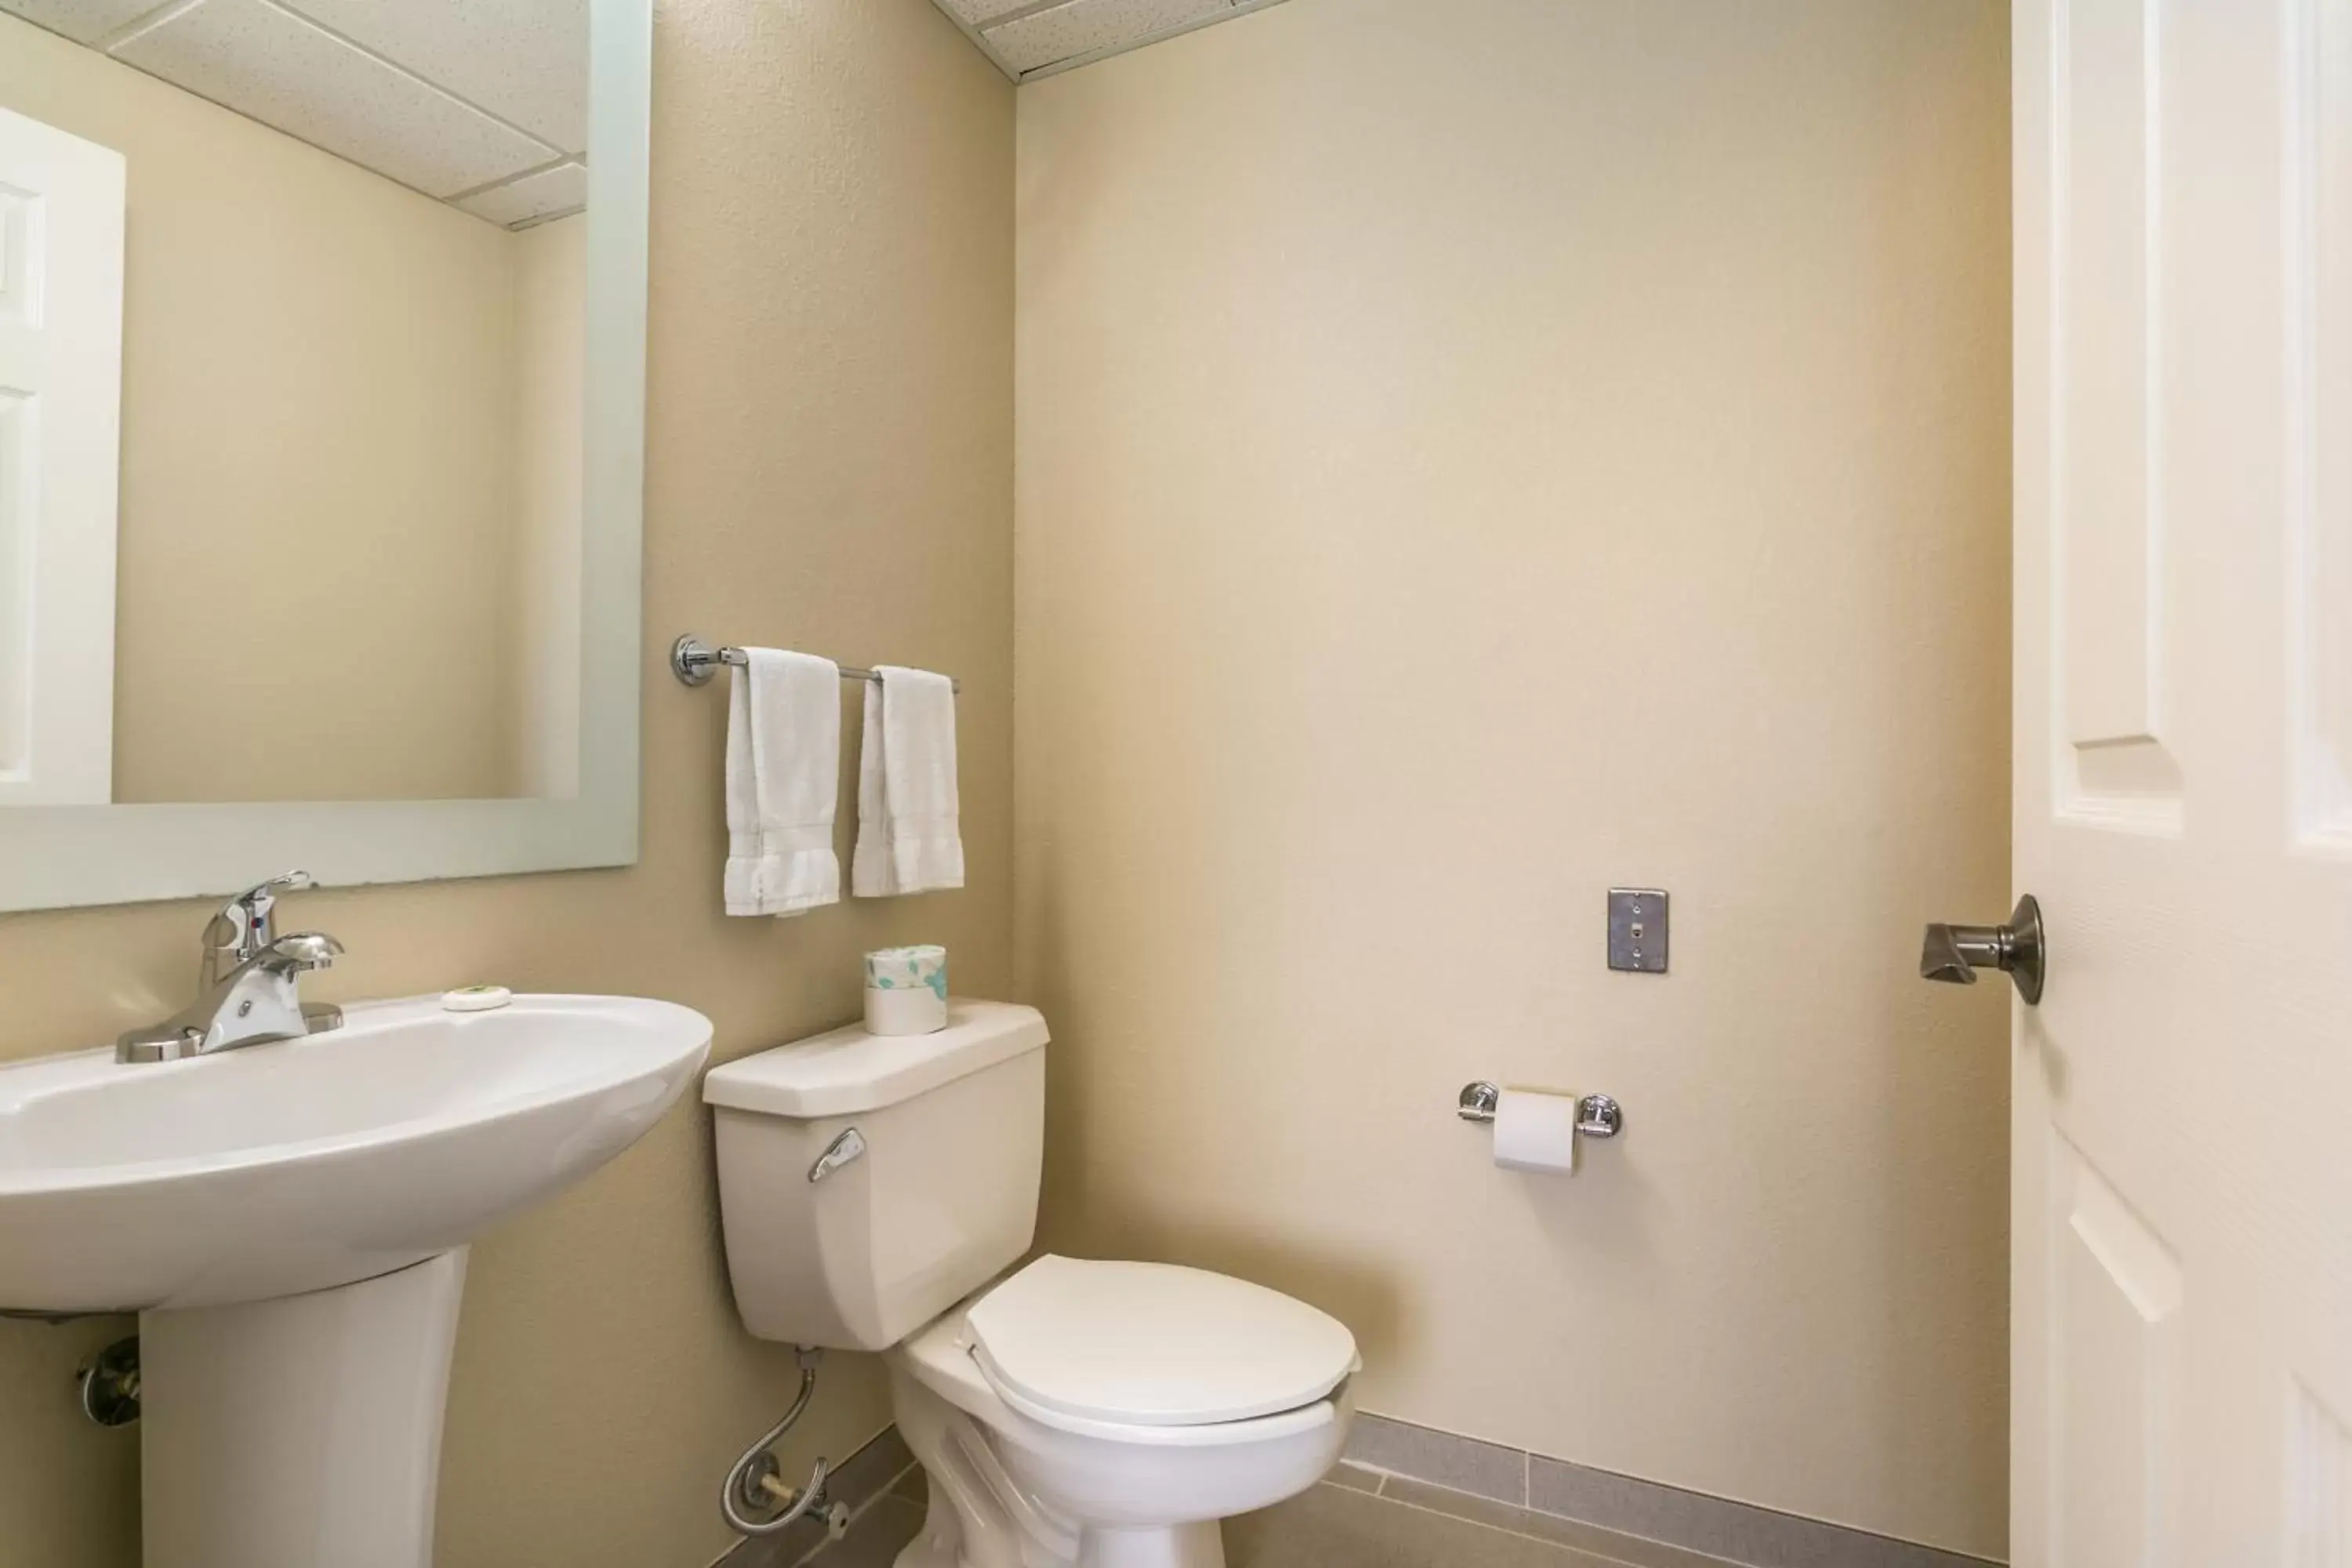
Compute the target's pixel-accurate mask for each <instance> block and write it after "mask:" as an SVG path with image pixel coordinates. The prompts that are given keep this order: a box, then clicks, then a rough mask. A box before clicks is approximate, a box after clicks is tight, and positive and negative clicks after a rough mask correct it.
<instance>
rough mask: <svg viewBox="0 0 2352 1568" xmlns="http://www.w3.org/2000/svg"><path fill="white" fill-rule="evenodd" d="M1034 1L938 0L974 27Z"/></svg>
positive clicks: (953, 13) (949, 11)
mask: <svg viewBox="0 0 2352 1568" xmlns="http://www.w3.org/2000/svg"><path fill="white" fill-rule="evenodd" d="M1036 3H1037V0H940V5H944V6H946V7H947V9H948V13H949V15H950V16H955V17H957V18H959V19H960V20H962V21H965V22H969V23H971V25H972V26H975V27H977V26H982V25H983V24H985V23H989V22H993V21H995V20H996V19H997V18H998V17H999V16H1011V15H1013V12H1015V11H1018V10H1020V9H1021V8H1022V7H1023V6H1024V5H1035V4H1036Z"/></svg>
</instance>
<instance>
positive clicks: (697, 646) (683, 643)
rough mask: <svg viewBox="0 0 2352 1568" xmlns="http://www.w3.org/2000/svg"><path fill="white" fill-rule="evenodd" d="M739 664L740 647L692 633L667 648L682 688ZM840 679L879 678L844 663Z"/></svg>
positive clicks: (699, 683)
mask: <svg viewBox="0 0 2352 1568" xmlns="http://www.w3.org/2000/svg"><path fill="white" fill-rule="evenodd" d="M742 663H743V650H742V649H741V648H740V647H711V646H710V645H709V643H707V642H704V641H703V640H702V639H701V638H700V637H696V636H695V635H694V634H693V633H692V632H688V633H687V634H686V636H684V637H680V638H678V639H677V641H676V642H674V643H672V644H670V645H669V672H670V673H671V674H672V675H675V676H677V679H678V683H679V684H680V685H683V686H708V685H709V684H710V678H711V677H712V676H714V675H716V674H718V673H719V666H720V665H722V664H728V665H736V666H739V667H740V665H741V664H742ZM841 679H844V680H879V679H882V677H881V676H880V674H879V673H877V672H876V671H874V670H871V669H864V668H859V667H858V666H856V665H854V664H845V665H843V666H842V667H841ZM948 684H949V685H950V686H951V687H953V688H954V689H956V690H958V691H961V690H962V689H963V682H962V681H961V680H951V681H950V682H948Z"/></svg>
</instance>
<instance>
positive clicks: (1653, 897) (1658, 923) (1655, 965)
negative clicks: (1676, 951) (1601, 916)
mask: <svg viewBox="0 0 2352 1568" xmlns="http://www.w3.org/2000/svg"><path fill="white" fill-rule="evenodd" d="M1609 967H1610V968H1612V969H1622V970H1627V971H1629V972H1631V973H1636V974H1664V973H1665V972H1666V895H1665V893H1664V890H1662V889H1657V888H1612V889H1609Z"/></svg>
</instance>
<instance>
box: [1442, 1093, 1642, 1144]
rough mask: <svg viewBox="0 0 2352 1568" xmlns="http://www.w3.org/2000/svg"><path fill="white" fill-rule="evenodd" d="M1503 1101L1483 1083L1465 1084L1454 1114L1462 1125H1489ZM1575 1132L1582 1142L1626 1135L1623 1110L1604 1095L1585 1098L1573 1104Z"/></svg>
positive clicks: (1500, 1094) (1500, 1096)
mask: <svg viewBox="0 0 2352 1568" xmlns="http://www.w3.org/2000/svg"><path fill="white" fill-rule="evenodd" d="M1502 1099H1503V1091H1502V1090H1501V1089H1496V1087H1495V1086H1494V1085H1493V1084H1491V1083H1488V1082H1486V1081H1485V1080H1484V1079H1481V1080H1479V1081H1478V1082H1476V1083H1465V1084H1464V1085H1463V1086H1462V1095H1461V1098H1460V1099H1459V1100H1456V1101H1455V1102H1454V1115H1456V1116H1459V1117H1460V1118H1462V1120H1463V1121H1494V1120H1495V1107H1496V1105H1498V1104H1500V1103H1501V1102H1502ZM1576 1131H1577V1132H1578V1134H1579V1135H1580V1136H1581V1137H1585V1138H1614V1137H1616V1136H1617V1134H1619V1133H1620V1132H1622V1131H1625V1110H1624V1108H1623V1107H1622V1106H1621V1105H1619V1104H1618V1103H1617V1102H1616V1101H1615V1100H1612V1099H1610V1098H1609V1097H1608V1096H1607V1095H1605V1094H1588V1095H1586V1096H1584V1097H1583V1098H1582V1099H1580V1100H1578V1101H1577V1102H1576Z"/></svg>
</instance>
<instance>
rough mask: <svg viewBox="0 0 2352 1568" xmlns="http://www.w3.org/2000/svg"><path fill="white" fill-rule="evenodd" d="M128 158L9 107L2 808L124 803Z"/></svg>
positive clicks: (2, 404)
mask: <svg viewBox="0 0 2352 1568" xmlns="http://www.w3.org/2000/svg"><path fill="white" fill-rule="evenodd" d="M122 205H123V160H122V155H121V153H117V152H115V151H113V150H112V149H110V148H107V147H101V146H100V145H99V144H98V143H97V142H90V141H86V140H84V139H83V138H81V137H79V136H73V135H68V133H66V132H62V131H59V130H58V129H57V128H56V127H55V126H52V125H44V124H42V123H41V122H40V121H37V120H33V119H29V118H27V117H26V116H25V115H22V114H17V113H14V112H12V111H10V110H6V109H0V805H104V804H105V803H106V802H107V801H108V800H110V799H111V798H113V794H112V792H113V778H114V771H113V770H114V752H113V737H114V702H113V673H114V506H115V500H114V498H115V464H116V451H117V447H118V444H119V438H120V433H121V425H120V421H121V387H122Z"/></svg>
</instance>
